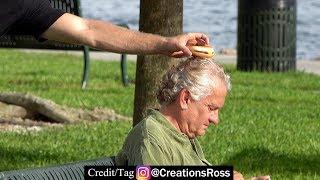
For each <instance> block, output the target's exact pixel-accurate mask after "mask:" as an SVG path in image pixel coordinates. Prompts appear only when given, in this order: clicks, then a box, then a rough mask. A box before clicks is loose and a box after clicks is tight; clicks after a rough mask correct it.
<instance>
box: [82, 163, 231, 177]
mask: <svg viewBox="0 0 320 180" xmlns="http://www.w3.org/2000/svg"><path fill="white" fill-rule="evenodd" d="M84 178H85V180H100V179H137V180H149V179H173V178H174V179H195V178H196V179H226V180H229V179H230V180H231V179H233V167H232V166H143V165H141V166H85V167H84Z"/></svg>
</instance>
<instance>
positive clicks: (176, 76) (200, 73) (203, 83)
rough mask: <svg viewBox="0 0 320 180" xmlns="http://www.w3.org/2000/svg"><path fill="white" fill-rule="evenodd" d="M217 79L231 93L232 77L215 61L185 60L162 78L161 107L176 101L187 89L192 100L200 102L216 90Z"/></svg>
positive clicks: (159, 91) (159, 98)
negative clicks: (181, 92) (180, 93)
mask: <svg viewBox="0 0 320 180" xmlns="http://www.w3.org/2000/svg"><path fill="white" fill-rule="evenodd" d="M217 78H218V79H220V80H221V81H222V82H224V83H225V85H226V88H227V90H228V91H230V89H231V83H230V76H229V75H227V74H226V73H225V72H224V70H223V68H222V67H221V66H220V65H219V64H217V63H216V62H215V61H214V60H213V59H209V58H206V59H199V58H193V57H192V58H188V59H185V60H183V61H181V62H180V63H179V64H178V65H177V66H173V67H172V68H171V69H170V70H169V71H167V72H166V74H165V75H164V76H163V77H162V82H161V84H160V87H159V89H158V92H157V99H158V101H159V103H160V104H161V105H167V104H170V103H172V102H173V101H175V100H176V98H177V96H178V94H179V92H180V91H181V90H182V89H187V90H188V91H189V92H190V95H191V97H192V99H193V100H195V101H199V100H200V99H201V98H203V97H205V96H206V95H209V94H210V93H212V91H213V90H214V88H216V86H215V84H216V80H217Z"/></svg>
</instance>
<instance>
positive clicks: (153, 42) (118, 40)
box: [42, 13, 209, 57]
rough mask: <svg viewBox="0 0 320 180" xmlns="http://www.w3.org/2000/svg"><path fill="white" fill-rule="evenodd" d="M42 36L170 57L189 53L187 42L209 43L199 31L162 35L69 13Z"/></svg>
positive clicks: (74, 42)
mask: <svg viewBox="0 0 320 180" xmlns="http://www.w3.org/2000/svg"><path fill="white" fill-rule="evenodd" d="M42 37H44V38H46V39H50V40H56V41H61V42H66V43H72V44H84V45H88V46H90V47H93V48H97V49H101V50H105V51H110V52H116V53H128V54H164V55H167V56H171V57H187V56H190V55H191V52H190V50H189V49H188V48H187V45H204V44H209V39H208V37H207V36H206V35H205V34H202V33H188V34H183V35H179V36H174V37H163V36H159V35H154V34H149V33H142V32H139V31H134V30H129V29H126V28H123V27H120V26H116V25H113V24H112V23H109V22H105V21H99V20H91V19H84V18H81V17H78V16H75V15H72V14H68V13H65V14H64V15H62V16H61V17H60V18H59V19H58V20H57V21H56V22H55V23H54V24H53V25H51V26H50V27H49V29H48V30H46V31H45V32H44V33H43V34H42Z"/></svg>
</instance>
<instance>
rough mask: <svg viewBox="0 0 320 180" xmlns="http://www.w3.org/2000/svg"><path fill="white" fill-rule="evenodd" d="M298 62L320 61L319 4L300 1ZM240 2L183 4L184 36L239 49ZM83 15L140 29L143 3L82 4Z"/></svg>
mask: <svg viewBox="0 0 320 180" xmlns="http://www.w3.org/2000/svg"><path fill="white" fill-rule="evenodd" d="M297 1H298V2H297V3H298V18H297V19H298V23H297V24H298V25H297V58H298V59H314V58H319V57H320V52H319V47H320V33H319V31H320V10H319V8H320V0H297ZM237 2H238V1H237V0H223V1H221V0H184V12H183V14H184V15H183V19H184V23H183V29H184V32H204V33H206V34H208V35H209V37H210V40H211V43H212V44H213V45H214V47H215V49H216V50H220V49H222V48H236V42H237V11H238V10H237ZM81 4H82V9H83V15H84V16H85V17H89V18H95V19H101V20H107V21H111V22H114V23H126V24H128V25H129V27H130V28H131V29H136V30H137V29H138V28H139V5H140V0H128V1H124V0H81Z"/></svg>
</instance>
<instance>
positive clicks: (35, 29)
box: [11, 0, 64, 39]
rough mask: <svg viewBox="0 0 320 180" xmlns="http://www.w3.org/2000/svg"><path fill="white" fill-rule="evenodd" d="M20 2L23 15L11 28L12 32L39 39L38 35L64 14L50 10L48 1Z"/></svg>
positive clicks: (25, 0)
mask: <svg viewBox="0 0 320 180" xmlns="http://www.w3.org/2000/svg"><path fill="white" fill-rule="evenodd" d="M14 1H17V0H14ZM21 1H22V3H23V4H22V5H21V6H22V9H21V11H22V12H23V14H22V17H21V18H20V19H19V20H18V21H17V22H16V23H15V24H14V26H13V28H11V29H12V31H13V32H18V33H23V34H30V35H33V36H35V37H36V38H37V39H39V38H40V35H41V34H42V33H44V32H45V31H46V30H47V29H48V28H49V27H50V26H51V25H52V24H53V23H54V22H55V21H56V20H57V19H58V18H60V17H61V16H62V15H63V14H64V12H63V11H62V10H59V9H54V8H52V7H51V5H50V2H49V0H21Z"/></svg>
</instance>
